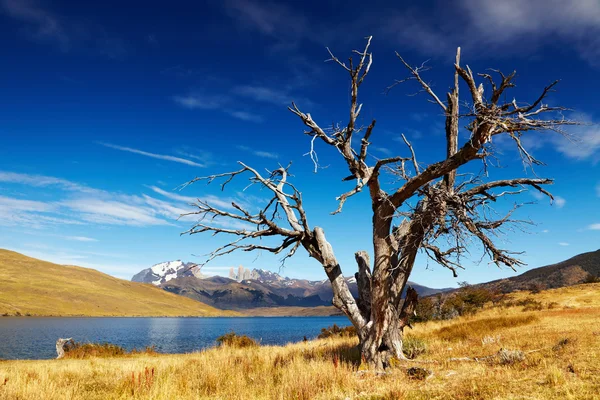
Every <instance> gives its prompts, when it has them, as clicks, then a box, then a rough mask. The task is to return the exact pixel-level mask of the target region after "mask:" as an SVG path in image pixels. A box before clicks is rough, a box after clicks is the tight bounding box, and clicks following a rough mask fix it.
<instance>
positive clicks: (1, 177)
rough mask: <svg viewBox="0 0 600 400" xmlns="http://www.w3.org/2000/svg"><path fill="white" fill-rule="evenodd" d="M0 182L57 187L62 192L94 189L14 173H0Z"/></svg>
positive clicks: (47, 178)
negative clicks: (62, 190)
mask: <svg viewBox="0 0 600 400" xmlns="http://www.w3.org/2000/svg"><path fill="white" fill-rule="evenodd" d="M0 182H5V183H16V184H21V185H27V186H34V187H47V186H58V187H60V188H61V189H64V190H70V191H77V192H87V193H94V192H96V190H95V189H92V188H90V187H87V186H85V185H81V184H78V183H75V182H71V181H68V180H66V179H61V178H55V177H53V176H44V175H30V174H20V173H16V172H9V171H0Z"/></svg>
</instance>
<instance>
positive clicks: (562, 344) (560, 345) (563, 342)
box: [552, 337, 575, 351]
mask: <svg viewBox="0 0 600 400" xmlns="http://www.w3.org/2000/svg"><path fill="white" fill-rule="evenodd" d="M574 343H575V340H573V339H569V338H568V337H566V338H562V339H560V340H559V341H558V343H556V344H555V345H554V346H552V350H554V351H560V350H562V349H563V348H565V347H566V346H568V345H571V344H574Z"/></svg>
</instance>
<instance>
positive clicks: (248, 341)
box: [217, 332, 258, 347]
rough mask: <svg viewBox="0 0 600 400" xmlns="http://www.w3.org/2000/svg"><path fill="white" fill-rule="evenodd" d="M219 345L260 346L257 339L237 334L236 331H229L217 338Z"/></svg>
mask: <svg viewBox="0 0 600 400" xmlns="http://www.w3.org/2000/svg"><path fill="white" fill-rule="evenodd" d="M217 345H218V346H231V347H256V346H258V343H257V342H256V340H254V339H252V338H251V337H248V336H246V335H237V334H236V333H235V332H229V333H226V334H224V335H223V336H219V337H218V338H217Z"/></svg>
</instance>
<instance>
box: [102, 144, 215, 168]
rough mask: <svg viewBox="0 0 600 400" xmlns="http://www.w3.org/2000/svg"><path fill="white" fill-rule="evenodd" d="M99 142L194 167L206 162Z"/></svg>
mask: <svg viewBox="0 0 600 400" xmlns="http://www.w3.org/2000/svg"><path fill="white" fill-rule="evenodd" d="M99 144H101V145H102V146H105V147H109V148H111V149H116V150H121V151H126V152H129V153H134V154H139V155H142V156H146V157H151V158H156V159H159V160H165V161H173V162H176V163H180V164H186V165H191V166H193V167H205V165H204V164H200V163H197V162H195V161H191V160H188V159H185V158H181V157H174V156H167V155H163V154H155V153H149V152H147V151H143V150H138V149H134V148H131V147H124V146H117V145H116V144H111V143H102V142H99Z"/></svg>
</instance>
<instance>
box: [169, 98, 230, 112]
mask: <svg viewBox="0 0 600 400" xmlns="http://www.w3.org/2000/svg"><path fill="white" fill-rule="evenodd" d="M173 101H174V102H175V103H177V104H179V105H180V106H182V107H183V108H188V109H190V110H216V109H219V108H222V107H224V106H225V105H226V104H227V103H228V102H229V100H228V99H227V98H226V97H223V96H206V95H201V94H187V95H184V96H173Z"/></svg>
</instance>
